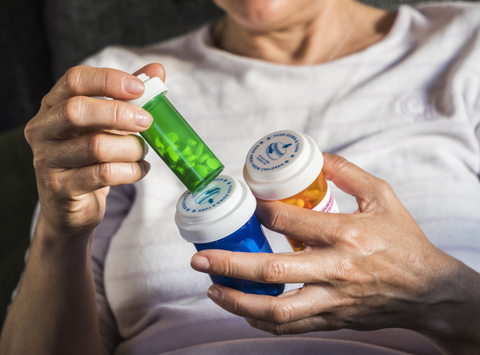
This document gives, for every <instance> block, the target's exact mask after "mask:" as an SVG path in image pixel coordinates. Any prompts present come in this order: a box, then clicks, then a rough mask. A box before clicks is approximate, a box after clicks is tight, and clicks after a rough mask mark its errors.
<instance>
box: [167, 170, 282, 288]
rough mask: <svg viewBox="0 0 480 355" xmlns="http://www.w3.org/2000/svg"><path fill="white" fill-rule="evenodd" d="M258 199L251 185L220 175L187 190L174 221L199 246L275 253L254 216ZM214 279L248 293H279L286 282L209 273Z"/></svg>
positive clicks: (199, 247)
mask: <svg viewBox="0 0 480 355" xmlns="http://www.w3.org/2000/svg"><path fill="white" fill-rule="evenodd" d="M256 205H257V201H256V200H255V197H254V196H253V194H252V192H251V191H250V189H249V188H248V186H247V185H246V184H245V183H243V182H241V181H238V180H236V179H234V178H232V177H230V176H227V175H220V176H218V177H217V178H216V179H215V180H213V181H212V182H211V183H210V184H209V185H207V186H206V187H205V188H204V189H203V190H201V191H199V192H197V193H195V194H192V193H191V192H190V191H186V192H185V193H184V194H183V195H182V196H181V197H180V199H179V200H178V203H177V211H176V213H175V223H176V224H177V227H178V229H179V231H180V234H181V236H182V237H183V238H184V239H185V240H187V241H188V242H191V243H193V244H194V245H195V248H196V249H197V250H198V251H200V250H205V249H222V250H229V251H233V252H249V253H272V249H271V247H270V244H269V243H268V241H267V239H266V238H265V234H264V233H263V230H262V227H261V226H260V224H259V223H258V221H257V218H256V217H255V214H254V212H255V208H256ZM210 278H211V280H212V282H213V283H216V284H221V285H224V286H228V287H231V288H234V289H237V290H239V291H242V292H245V293H253V294H257V295H269V296H278V295H280V294H281V293H282V292H283V290H284V288H285V285H284V284H266V283H261V282H254V281H249V280H242V279H237V278H232V277H225V276H216V275H210Z"/></svg>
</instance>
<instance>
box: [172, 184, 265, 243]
mask: <svg viewBox="0 0 480 355" xmlns="http://www.w3.org/2000/svg"><path fill="white" fill-rule="evenodd" d="M256 206H257V201H256V200H255V197H254V196H253V194H252V193H251V191H250V189H249V188H248V186H247V185H246V184H245V183H243V182H240V181H238V180H236V179H234V178H232V177H230V176H227V175H220V176H218V177H217V178H216V179H214V180H213V181H212V182H211V183H210V184H208V185H207V187H205V188H204V189H203V190H201V191H199V192H197V193H195V194H192V193H191V192H189V191H186V192H185V193H184V194H183V195H182V196H181V197H180V199H179V200H178V203H177V211H176V213H175V223H176V224H177V227H178V229H179V231H180V234H181V236H182V237H183V238H184V239H185V240H187V241H189V242H191V243H194V244H197V243H210V242H214V241H217V240H219V239H222V238H224V237H226V236H229V235H231V234H232V233H234V232H235V231H237V230H238V229H239V228H240V227H242V226H243V225H244V224H245V223H247V221H248V220H249V219H250V218H251V217H252V215H253V214H254V212H255V208H256Z"/></svg>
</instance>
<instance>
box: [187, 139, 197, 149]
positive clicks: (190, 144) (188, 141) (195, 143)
mask: <svg viewBox="0 0 480 355" xmlns="http://www.w3.org/2000/svg"><path fill="white" fill-rule="evenodd" d="M187 144H188V145H189V146H190V147H195V146H196V145H197V142H195V141H194V140H193V139H191V138H187Z"/></svg>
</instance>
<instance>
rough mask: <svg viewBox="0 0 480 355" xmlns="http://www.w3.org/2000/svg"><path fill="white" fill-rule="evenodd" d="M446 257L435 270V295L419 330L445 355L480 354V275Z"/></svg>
mask: <svg viewBox="0 0 480 355" xmlns="http://www.w3.org/2000/svg"><path fill="white" fill-rule="evenodd" d="M445 256H446V259H447V260H448V261H447V262H446V263H443V264H442V266H441V267H439V268H437V269H436V270H435V271H436V278H435V280H436V282H433V283H432V295H434V296H433V297H432V298H431V301H432V302H430V306H429V307H428V310H427V312H426V316H425V317H424V322H423V324H422V326H421V328H420V329H417V331H418V332H419V333H421V334H423V335H424V336H426V337H428V338H429V339H431V340H432V341H433V342H434V344H435V345H436V346H437V347H438V348H439V349H441V350H442V351H443V352H444V353H445V354H473V353H480V317H479V316H478V315H479V314H480V302H478V300H479V299H480V274H479V273H477V272H476V271H474V270H472V269H471V268H469V267H468V266H466V265H465V264H463V263H462V262H460V261H459V260H457V259H454V258H453V257H450V256H448V255H446V254H445ZM444 260H445V258H444ZM472 349H475V351H476V352H471V351H472Z"/></svg>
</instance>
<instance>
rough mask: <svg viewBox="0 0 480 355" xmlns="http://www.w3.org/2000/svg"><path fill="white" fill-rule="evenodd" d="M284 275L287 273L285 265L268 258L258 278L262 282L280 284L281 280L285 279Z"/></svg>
mask: <svg viewBox="0 0 480 355" xmlns="http://www.w3.org/2000/svg"><path fill="white" fill-rule="evenodd" d="M286 274H287V271H286V268H285V264H283V263H282V262H280V261H278V260H275V259H273V258H269V259H267V260H266V262H265V264H264V265H263V268H262V270H261V272H260V277H261V279H262V281H263V282H266V283H275V282H282V280H284V279H285V277H286Z"/></svg>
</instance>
